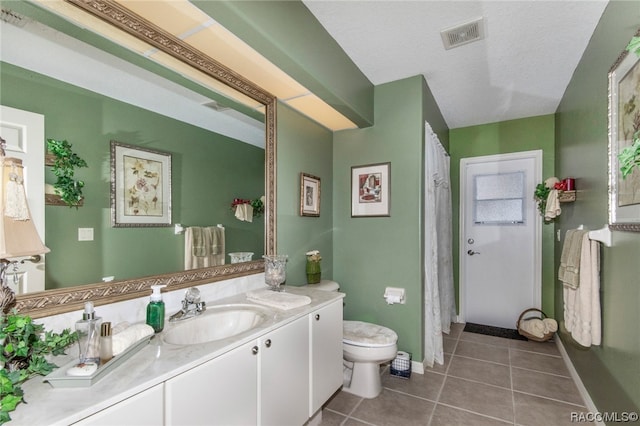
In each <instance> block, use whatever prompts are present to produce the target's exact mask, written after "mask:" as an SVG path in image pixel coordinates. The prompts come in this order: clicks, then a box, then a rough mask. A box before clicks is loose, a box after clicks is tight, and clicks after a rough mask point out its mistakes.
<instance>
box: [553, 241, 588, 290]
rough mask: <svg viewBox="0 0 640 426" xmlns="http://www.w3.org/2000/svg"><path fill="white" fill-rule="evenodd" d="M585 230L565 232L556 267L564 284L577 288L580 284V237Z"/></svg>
mask: <svg viewBox="0 0 640 426" xmlns="http://www.w3.org/2000/svg"><path fill="white" fill-rule="evenodd" d="M587 232H588V231H584V230H581V229H570V230H568V231H567V233H566V234H565V237H564V244H563V246H562V254H561V255H560V268H559V269H558V279H559V280H560V281H562V284H563V285H565V286H568V287H571V288H578V286H579V285H580V253H581V250H582V238H583V237H584V236H585V235H586V234H587Z"/></svg>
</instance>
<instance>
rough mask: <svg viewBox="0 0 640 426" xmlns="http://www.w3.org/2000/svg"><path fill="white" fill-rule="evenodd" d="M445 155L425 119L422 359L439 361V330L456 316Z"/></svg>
mask: <svg viewBox="0 0 640 426" xmlns="http://www.w3.org/2000/svg"><path fill="white" fill-rule="evenodd" d="M449 182H450V179H449V156H448V155H447V153H446V152H445V150H444V147H443V146H442V144H441V143H440V141H439V140H438V136H437V135H436V134H435V133H434V132H433V130H432V129H431V126H430V125H429V123H426V122H425V185H424V188H425V196H424V247H425V250H424V256H425V257H424V298H425V300H424V304H425V310H424V312H425V315H424V320H425V336H424V362H425V363H426V365H427V366H429V367H433V364H434V363H437V364H443V363H444V355H443V349H442V343H443V341H442V333H443V332H445V333H449V331H450V325H451V322H452V321H453V320H454V319H455V316H456V306H455V295H454V288H453V265H452V257H451V240H452V233H451V219H452V217H451V187H450V184H449Z"/></svg>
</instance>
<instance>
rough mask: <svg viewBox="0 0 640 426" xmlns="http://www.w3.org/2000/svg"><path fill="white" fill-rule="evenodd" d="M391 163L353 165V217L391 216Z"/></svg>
mask: <svg viewBox="0 0 640 426" xmlns="http://www.w3.org/2000/svg"><path fill="white" fill-rule="evenodd" d="M390 205H391V163H379V164H368V165H365V166H353V167H351V217H367V216H389V215H390V212H389V208H390Z"/></svg>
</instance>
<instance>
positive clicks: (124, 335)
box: [111, 324, 154, 356]
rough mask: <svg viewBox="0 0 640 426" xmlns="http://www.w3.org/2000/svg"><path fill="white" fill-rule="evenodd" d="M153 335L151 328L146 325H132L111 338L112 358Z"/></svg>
mask: <svg viewBox="0 0 640 426" xmlns="http://www.w3.org/2000/svg"><path fill="white" fill-rule="evenodd" d="M153 334H154V332H153V328H152V327H151V326H149V325H147V324H134V325H132V326H130V327H127V328H126V329H124V330H123V331H121V332H120V333H117V334H114V335H113V336H112V337H111V347H112V350H113V356H116V355H119V354H121V353H122V352H124V351H125V350H127V348H128V347H130V346H131V345H133V344H135V343H137V342H139V341H140V340H142V339H144V338H145V337H149V336H152V335H153Z"/></svg>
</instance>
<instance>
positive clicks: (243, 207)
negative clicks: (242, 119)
mask: <svg viewBox="0 0 640 426" xmlns="http://www.w3.org/2000/svg"><path fill="white" fill-rule="evenodd" d="M236 219H238V220H241V221H243V222H253V206H252V205H251V204H238V205H237V206H236Z"/></svg>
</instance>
